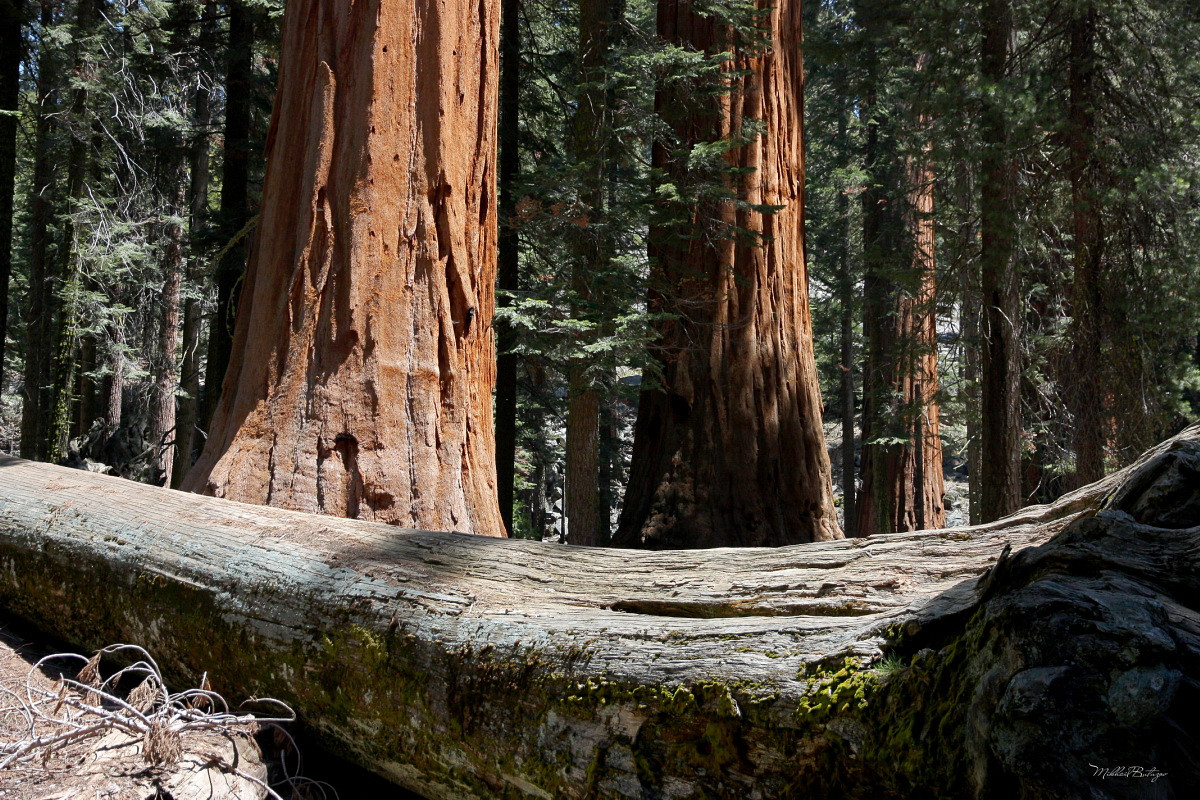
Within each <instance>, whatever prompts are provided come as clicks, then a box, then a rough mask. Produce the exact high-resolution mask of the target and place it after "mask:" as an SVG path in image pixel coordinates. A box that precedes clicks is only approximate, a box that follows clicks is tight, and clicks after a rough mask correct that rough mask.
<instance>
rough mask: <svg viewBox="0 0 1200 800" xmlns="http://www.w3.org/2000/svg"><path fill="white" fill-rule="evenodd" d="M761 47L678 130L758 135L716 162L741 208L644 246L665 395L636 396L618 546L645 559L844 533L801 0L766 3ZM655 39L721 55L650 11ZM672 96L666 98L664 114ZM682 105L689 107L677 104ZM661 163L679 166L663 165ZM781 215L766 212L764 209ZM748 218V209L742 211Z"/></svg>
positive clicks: (710, 22)
mask: <svg viewBox="0 0 1200 800" xmlns="http://www.w3.org/2000/svg"><path fill="white" fill-rule="evenodd" d="M762 5H763V9H764V10H763V15H764V16H763V23H764V24H765V25H766V26H767V28H768V38H769V41H768V43H767V44H766V45H764V46H763V47H762V48H761V49H759V48H757V47H756V48H755V50H754V52H743V53H742V54H741V55H740V56H739V58H738V59H737V61H736V62H735V63H731V64H730V69H731V70H735V69H736V70H744V72H741V73H740V74H736V76H735V74H734V73H732V72H731V73H730V77H729V82H730V91H729V92H728V93H727V94H724V95H722V96H720V97H719V98H718V99H717V101H716V102H717V103H718V104H719V106H718V108H717V109H716V110H715V111H706V110H701V111H695V112H692V113H689V114H688V115H686V116H685V117H684V118H682V119H676V120H674V121H673V122H674V125H675V127H676V130H677V132H678V134H679V135H680V138H681V139H682V140H683V141H685V142H689V143H696V142H704V141H712V140H716V139H729V140H734V141H736V140H737V139H739V138H742V137H745V136H746V133H747V131H746V129H745V127H744V126H746V125H748V124H752V123H748V122H747V120H750V119H753V120H760V121H762V122H763V123H764V124H765V126H766V132H765V133H763V134H761V135H757V136H753V137H752V140H751V141H750V143H749V144H747V145H745V146H743V147H738V148H736V149H733V150H731V151H730V152H729V154H728V156H727V157H728V160H729V162H730V166H731V167H734V168H737V169H738V170H745V171H746V172H745V173H743V174H741V175H740V176H739V177H735V178H731V184H732V185H731V188H732V189H733V190H734V191H735V193H736V194H737V197H738V198H739V199H741V200H744V201H746V202H747V204H748V205H744V206H741V207H738V206H736V205H735V204H734V203H732V202H729V203H724V204H722V206H721V208H720V209H719V210H715V211H712V212H711V213H713V214H715V215H717V216H718V217H719V222H720V223H721V224H723V225H726V226H729V228H728V229H727V230H728V231H732V230H733V229H736V230H738V231H749V232H753V233H754V234H757V235H760V236H761V239H760V240H759V241H758V242H756V243H747V242H746V241H745V239H744V237H743V236H742V235H741V234H740V233H739V234H732V233H730V234H729V235H726V236H723V237H713V236H711V235H710V234H709V233H708V232H707V231H705V232H699V231H698V232H695V233H694V235H680V232H678V231H676V232H675V233H674V235H672V234H671V232H667V231H659V232H658V234H656V235H655V236H653V237H652V241H654V242H655V243H656V244H655V245H654V248H653V251H652V256H653V257H654V260H655V262H656V270H657V274H656V275H655V276H653V281H654V282H655V284H657V289H656V292H655V294H654V295H653V296H652V297H651V307H652V308H653V309H654V310H655V311H660V312H667V313H670V314H673V315H675V317H676V318H674V319H672V320H671V321H669V322H666V323H665V324H663V325H662V326H661V329H660V337H661V338H660V342H659V347H660V355H659V358H660V361H661V364H662V372H663V381H662V387H661V389H653V390H650V391H647V392H644V393H643V394H642V397H641V403H640V408H639V411H638V421H637V428H636V432H635V439H634V447H633V463H632V466H631V468H630V482H629V488H628V490H627V492H626V495H625V508H624V510H623V512H622V518H621V526H620V531H619V532H618V537H617V541H618V543H620V544H623V545H627V546H641V547H654V548H667V547H714V546H720V545H780V544H788V543H794V542H810V541H821V540H828V539H834V538H838V537H840V536H841V531H840V530H839V528H838V524H837V518H836V516H835V512H834V507H833V487H832V482H831V476H830V466H829V454H828V453H827V452H826V450H825V437H824V432H823V430H822V427H821V399H820V396H819V392H818V387H817V371H816V365H815V361H814V357H813V345H812V327H811V320H810V317H809V308H808V273H807V270H806V268H805V263H804V188H803V187H804V155H803V144H802V142H803V137H802V131H803V126H802V116H803V114H802V111H803V109H802V104H803V86H804V75H803V66H802V63H801V56H800V41H801V22H800V3H799V2H798V0H783V1H782V2H772V3H770V4H768V3H763V4H762ZM658 30H659V34H660V35H661V36H662V37H663V38H664V39H665V40H667V41H670V42H674V43H677V44H680V45H683V46H689V47H694V48H696V49H699V50H706V51H712V52H719V51H720V50H721V49H724V48H726V47H727V46H728V44H729V38H730V36H731V33H730V31H729V29H728V27H727V26H725V25H724V24H722V23H720V22H719V21H717V20H716V19H714V18H713V17H706V16H701V15H700V14H698V13H696V12H694V11H693V10H692V6H691V4H689V3H687V2H680V1H677V0H662V2H661V3H660V5H659V11H658ZM675 99H677V98H671V97H669V96H665V95H664V96H663V97H660V98H659V105H660V107H662V108H663V109H664V110H666V111H669V110H670V109H669V107H670V106H671V104H672V103H673V101H674V100H675ZM687 102H688V103H689V105H687V106H684V107H689V108H690V107H691V105H690V104H692V103H694V102H695V98H694V97H693V98H688V99H687ZM656 160H657V161H658V165H659V166H660V167H663V168H665V169H666V170H667V171H668V172H671V171H672V170H679V169H680V167H679V165H675V164H672V163H670V156H669V155H668V154H666V153H664V152H662V151H661V150H660V152H658V153H657V154H656ZM764 205H770V206H775V207H778V209H779V210H778V211H776V212H775V213H773V214H770V213H762V211H761V210H760V209H761V207H762V206H764ZM752 206H757V207H758V208H755V207H752Z"/></svg>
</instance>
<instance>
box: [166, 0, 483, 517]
mask: <svg viewBox="0 0 1200 800" xmlns="http://www.w3.org/2000/svg"><path fill="white" fill-rule="evenodd" d="M495 12H496V7H495V5H494V4H491V3H482V4H478V3H468V2H466V1H465V0H458V1H457V2H453V3H446V2H435V1H434V0H418V2H417V3H416V4H415V6H414V4H412V3H410V2H407V1H406V0H405V1H403V2H402V0H367V1H365V2H361V1H360V2H355V3H346V2H341V1H340V0H339V1H338V2H335V1H334V0H297V1H296V2H292V3H290V4H289V5H288V9H287V14H286V16H285V19H284V30H283V49H282V57H281V67H280V82H279V89H278V94H277V97H276V104H275V110H274V115H273V120H272V130H271V134H270V137H269V142H268V166H267V176H266V183H265V185H264V190H263V191H264V194H263V210H262V221H261V223H260V225H259V231H260V234H259V237H258V241H257V245H256V250H255V253H254V255H253V256H252V258H251V264H250V268H249V270H248V273H247V278H246V285H245V287H244V289H243V291H242V295H241V298H242V299H241V308H240V309H239V312H238V321H237V327H236V331H235V340H234V348H233V349H234V355H233V359H232V360H231V362H230V367H229V371H228V372H227V373H226V376H225V381H224V385H223V389H222V399H221V402H220V404H219V406H218V408H217V413H216V416H215V418H214V422H213V426H212V434H211V438H210V440H209V442H208V446H207V447H206V448H205V451H204V454H203V455H202V457H201V458H200V460H199V461H198V462H197V464H196V467H195V468H194V470H193V472H192V473H191V474H190V475H189V476H188V479H187V481H185V487H186V488H190V489H192V490H196V491H202V492H205V493H208V494H214V495H218V496H222V497H228V498H232V499H237V500H242V501H246V502H251V503H263V504H269V505H273V506H280V507H287V508H294V509H303V510H309V511H317V512H322V513H327V514H336V515H342V516H349V517H357V518H360V519H372V520H379V521H385V522H391V523H398V524H401V525H406V526H413V527H419V528H427V529H432V530H458V531H467V532H472V533H481V534H488V535H495V536H502V535H503V534H504V527H503V525H502V523H501V520H500V514H499V509H498V506H497V502H496V487H495V480H496V468H495V461H494V449H493V434H492V419H491V402H492V396H491V393H492V384H493V381H494V379H495V353H494V341H493V335H492V329H491V318H492V310H493V303H494V289H493V283H494V279H495V269H496V210H495V192H494V178H495V174H494V161H495V155H494V154H495V136H496V131H495V121H496V76H497V60H498V52H497V39H498V22H499V20H498V15H497V14H496V13H495Z"/></svg>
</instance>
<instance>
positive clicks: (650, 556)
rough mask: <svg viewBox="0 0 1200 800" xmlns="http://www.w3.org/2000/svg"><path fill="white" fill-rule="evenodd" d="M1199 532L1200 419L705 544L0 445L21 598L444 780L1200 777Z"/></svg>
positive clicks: (4, 565)
mask: <svg viewBox="0 0 1200 800" xmlns="http://www.w3.org/2000/svg"><path fill="white" fill-rule="evenodd" d="M1064 530H1065V532H1064ZM1059 533H1061V535H1059V536H1055V534H1059ZM1047 542H1048V543H1047ZM1009 553H1013V555H1011V556H1010V555H1009ZM1198 554H1200V427H1193V428H1191V429H1189V430H1188V431H1186V432H1185V433H1184V434H1182V435H1181V436H1180V437H1179V438H1177V439H1175V440H1174V441H1171V442H1168V443H1166V444H1165V445H1162V446H1160V447H1159V448H1157V449H1156V450H1155V451H1153V452H1152V453H1150V454H1148V456H1147V457H1146V458H1145V459H1144V460H1143V461H1142V462H1140V463H1139V464H1137V465H1135V466H1134V467H1132V468H1130V469H1128V470H1125V471H1123V472H1122V473H1118V474H1117V475H1114V476H1110V477H1109V478H1106V479H1105V480H1104V481H1102V482H1100V483H1097V484H1094V485H1092V486H1090V487H1087V488H1086V489H1084V490H1080V491H1077V492H1075V493H1073V494H1070V495H1067V496H1066V497H1064V498H1062V499H1061V500H1059V501H1058V502H1057V503H1056V504H1055V505H1053V506H1039V507H1033V508H1029V509H1026V510H1025V511H1023V512H1021V513H1019V514H1017V515H1015V516H1013V517H1010V518H1008V519H1006V520H1003V521H1001V522H999V523H994V524H992V525H988V526H980V527H977V528H959V529H953V530H943V531H935V532H922V533H898V534H890V535H886V536H872V537H868V538H865V539H852V540H842V541H837V542H825V543H817V544H811V545H805V546H797V547H786V548H777V549H740V550H734V551H730V550H719V551H710V552H704V551H689V552H683V553H680V552H672V553H653V552H639V551H629V550H613V549H596V548H576V547H568V546H555V545H550V544H543V543H541V542H522V541H512V540H496V539H489V538H483V537H473V536H462V535H456V534H449V533H428V532H419V531H397V529H395V528H391V527H383V526H379V525H373V524H370V523H365V522H360V521H355V520H337V519H332V518H329V517H319V516H312V515H304V514H298V513H295V512H290V511H285V510H281V509H272V508H254V507H249V506H245V505H239V504H233V503H228V502H225V501H222V500H217V499H213V498H205V497H196V496H189V495H185V494H181V493H177V492H170V491H168V490H165V489H157V488H155V487H148V486H144V485H140V484H133V483H128V482H123V481H120V480H118V479H115V478H108V477H105V476H99V475H94V474H91V473H86V472H81V471H70V470H66V469H64V468H60V467H54V466H51V465H47V464H38V463H31V462H21V461H16V460H14V459H5V460H2V461H0V608H3V609H6V610H7V611H9V612H12V613H16V614H19V615H21V616H24V617H26V618H28V619H29V620H30V621H32V622H34V623H35V624H36V625H38V626H40V627H41V628H43V629H44V630H46V631H48V632H52V633H55V634H57V635H58V636H60V637H63V638H65V639H67V640H69V641H70V642H71V643H72V644H74V645H76V646H80V647H89V648H90V647H96V646H98V645H100V644H104V643H107V642H110V641H136V642H138V643H140V644H142V645H144V646H146V647H149V648H150V649H152V650H153V651H154V652H155V654H156V655H157V656H158V657H159V663H160V665H162V666H163V667H164V669H168V670H170V671H172V672H173V673H174V674H175V675H177V676H179V677H180V678H191V677H194V676H198V675H199V674H200V673H201V672H203V671H205V670H207V671H208V676H209V679H210V681H211V683H212V686H213V689H214V690H216V691H218V692H221V693H222V694H223V695H224V696H226V697H232V696H236V695H258V696H264V695H269V696H275V697H279V698H281V699H283V700H285V701H287V702H289V703H291V704H292V705H293V707H295V708H296V709H297V710H298V711H299V712H300V714H301V716H302V718H303V719H304V720H305V721H306V722H307V723H308V724H309V725H310V726H311V727H312V728H314V729H315V730H317V731H318V732H319V733H320V734H321V735H322V736H323V737H324V738H325V740H326V741H327V742H328V743H330V744H331V745H334V746H336V747H338V748H340V749H341V750H343V751H344V752H345V753H346V754H348V755H350V756H351V757H352V758H354V759H356V760H357V761H359V762H360V763H362V764H364V765H366V766H368V767H369V768H371V769H373V770H375V771H377V772H379V773H381V774H384V775H387V776H389V777H391V778H392V779H393V780H395V781H397V782H399V783H401V784H403V785H405V786H407V787H409V788H411V789H414V790H415V791H418V792H420V793H422V794H423V795H424V796H426V797H429V798H431V799H432V800H441V798H455V800H461V799H462V798H480V799H481V800H482V799H483V798H489V800H490V799H491V798H496V797H511V798H518V797H531V798H542V799H543V800H544V799H545V798H585V797H587V798H597V797H599V798H647V797H660V798H701V797H707V798H729V799H730V800H734V799H735V798H736V800H744V798H802V797H803V798H814V797H815V798H830V799H831V800H832V798H847V797H849V798H857V797H862V798H867V797H871V798H900V797H905V798H911V797H917V796H922V797H955V798H970V797H975V798H1011V797H1017V798H1045V797H1064V798H1066V797H1070V798H1075V797H1091V798H1101V799H1103V798H1118V797H1133V796H1146V795H1145V794H1142V795H1135V792H1136V791H1138V790H1145V789H1146V788H1147V786H1148V785H1147V784H1146V783H1144V782H1137V781H1133V780H1121V779H1115V780H1114V779H1112V778H1109V779H1107V780H1106V779H1101V778H1098V777H1096V776H1095V775H1094V774H1093V773H1092V770H1091V769H1090V768H1088V767H1087V766H1086V765H1087V764H1089V763H1091V764H1097V765H1100V766H1105V767H1120V766H1123V765H1131V764H1142V765H1145V766H1154V767H1156V768H1157V769H1159V770H1161V771H1163V772H1166V773H1167V776H1166V777H1163V778H1161V779H1160V780H1159V781H1158V782H1157V783H1156V784H1155V786H1154V791H1158V792H1161V793H1162V794H1161V796H1162V797H1164V798H1166V797H1176V796H1184V795H1183V790H1184V788H1185V787H1186V786H1187V785H1188V783H1187V782H1188V780H1189V777H1190V775H1192V774H1194V770H1195V766H1196V763H1197V758H1198V756H1200V753H1198V752H1197V744H1196V743H1197V741H1198V740H1200V737H1198V734H1200V730H1198V727H1200V721H1198V720H1197V717H1196V716H1195V714H1194V713H1192V714H1190V715H1189V714H1187V713H1185V710H1186V709H1189V708H1190V707H1191V706H1190V705H1189V704H1190V703H1192V702H1193V701H1194V694H1195V687H1194V678H1193V677H1192V676H1194V675H1195V674H1196V673H1197V669H1200V664H1198V663H1197V653H1200V640H1198V634H1197V631H1200V609H1198V608H1197V604H1196V598H1197V597H1200V580H1198V578H1197V576H1200V563H1198V561H1200V555H1198ZM989 566H990V567H991V568H990V569H989ZM981 576H982V578H981ZM885 653H886V654H888V655H890V656H892V658H891V659H889V662H888V663H889V664H890V669H889V670H888V671H881V670H880V669H879V668H878V662H879V659H880V658H881V657H882V656H883V655H884V654H885ZM1150 796H1152V797H1153V796H1159V795H1155V794H1153V792H1152V793H1151V794H1150Z"/></svg>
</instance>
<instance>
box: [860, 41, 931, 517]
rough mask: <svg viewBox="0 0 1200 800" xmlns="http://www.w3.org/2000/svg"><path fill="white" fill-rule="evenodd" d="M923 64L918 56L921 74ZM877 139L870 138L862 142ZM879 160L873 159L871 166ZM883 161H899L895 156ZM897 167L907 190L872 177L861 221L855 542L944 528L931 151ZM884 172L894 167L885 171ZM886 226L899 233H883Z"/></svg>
mask: <svg viewBox="0 0 1200 800" xmlns="http://www.w3.org/2000/svg"><path fill="white" fill-rule="evenodd" d="M923 66H924V59H923V60H922V62H921V64H920V65H919V66H918V69H920V68H921V67H923ZM929 122H930V120H929V119H928V117H925V116H922V117H921V118H920V121H919V124H920V126H921V127H922V128H927V127H928V125H929ZM876 137H877V134H876V133H875V132H872V133H871V134H869V136H868V139H869V140H870V139H872V138H876ZM876 144H877V145H878V142H876ZM889 151H890V148H889ZM881 155H882V154H880V153H878V152H875V153H871V156H873V159H872V160H874V161H878V159H879V158H880V156H881ZM887 157H888V158H895V159H897V160H898V155H897V154H896V153H895V152H894V151H890V152H888V153H887ZM903 163H904V170H903V171H902V172H901V173H900V174H901V176H902V177H901V178H900V180H901V181H902V186H903V187H904V188H905V189H906V190H907V191H906V195H905V197H904V198H903V199H902V200H899V201H896V200H891V201H889V198H888V197H887V196H886V192H887V190H888V189H893V190H894V189H896V188H899V187H895V186H889V185H888V184H887V182H886V179H884V180H883V181H879V180H876V181H873V182H872V183H873V185H872V187H871V188H870V189H869V190H868V191H867V192H864V200H863V204H864V215H863V216H864V219H865V220H866V221H867V223H868V224H867V225H866V226H865V229H864V238H865V247H866V251H867V259H866V260H867V277H866V292H865V294H866V306H865V313H864V319H863V328H864V330H865V331H866V333H867V365H866V369H865V370H864V371H863V372H864V376H863V397H864V402H863V409H864V410H863V417H864V421H863V425H864V431H865V435H864V441H863V456H862V479H863V484H862V491H861V492H860V493H859V496H858V504H857V515H856V523H857V524H856V535H858V536H869V535H871V534H873V533H892V532H895V531H919V530H926V529H929V528H940V527H942V526H944V525H945V524H946V508H945V504H944V502H943V494H944V483H943V477H942V439H941V434H940V427H939V425H940V423H939V406H938V399H937V396H938V354H937V297H936V293H937V287H936V277H935V276H936V273H935V264H934V220H933V189H934V183H933V182H934V174H933V163H932V157H931V154H930V153H929V152H928V149H926V150H925V151H924V152H921V153H920V154H918V155H909V156H907V157H906V158H905V159H904V162H903ZM881 172H882V175H887V174H892V175H895V174H896V172H897V171H896V170H894V169H891V170H889V169H887V168H886V167H885V168H884V169H883V170H882V171H881ZM881 217H893V218H894V219H891V220H887V221H885V220H880V219H879V218H881ZM872 220H875V222H874V223H873V224H872ZM889 221H890V223H891V224H888V222H889ZM891 227H894V228H895V232H896V233H897V234H898V235H897V236H896V237H892V236H890V235H889V231H888V230H887V229H888V228H891ZM897 258H901V259H903V258H907V260H908V263H906V264H897V263H896V261H895V260H896V259H897Z"/></svg>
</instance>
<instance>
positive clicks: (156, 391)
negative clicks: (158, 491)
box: [148, 141, 187, 486]
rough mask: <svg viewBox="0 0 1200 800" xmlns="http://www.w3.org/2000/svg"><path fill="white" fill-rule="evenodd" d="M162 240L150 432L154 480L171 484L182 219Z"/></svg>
mask: <svg viewBox="0 0 1200 800" xmlns="http://www.w3.org/2000/svg"><path fill="white" fill-rule="evenodd" d="M174 149H175V151H176V154H177V159H178V165H177V169H175V170H173V171H172V172H171V173H169V174H168V175H167V176H165V178H166V180H168V181H171V182H172V183H173V184H174V185H175V196H174V202H173V203H172V206H173V207H172V208H171V217H172V218H173V219H175V220H180V219H182V218H183V216H184V214H185V213H186V207H187V205H186V204H187V195H186V191H185V190H186V188H187V186H186V180H185V179H186V176H187V172H186V169H185V166H184V165H185V161H184V156H185V151H184V148H183V142H182V141H180V142H177V147H175V148H174ZM163 240H164V241H165V242H166V245H165V247H164V248H163V253H162V271H163V289H162V311H161V314H160V316H159V320H158V337H157V341H156V342H155V346H154V348H153V349H152V351H151V352H152V353H153V356H152V361H151V363H152V365H153V378H154V385H153V387H152V389H151V392H150V419H149V434H148V435H149V438H150V446H151V447H153V448H154V452H155V454H156V455H155V462H154V467H153V469H152V482H153V483H154V484H155V485H158V486H171V485H172V475H173V471H174V468H175V455H176V448H175V444H176V439H175V436H176V433H175V387H176V385H177V383H178V373H177V369H176V362H177V359H178V355H179V324H180V318H179V312H180V305H179V302H180V290H181V289H182V286H183V270H184V244H183V225H182V224H180V223H179V222H171V223H169V224H168V225H167V226H166V230H164V231H163Z"/></svg>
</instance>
